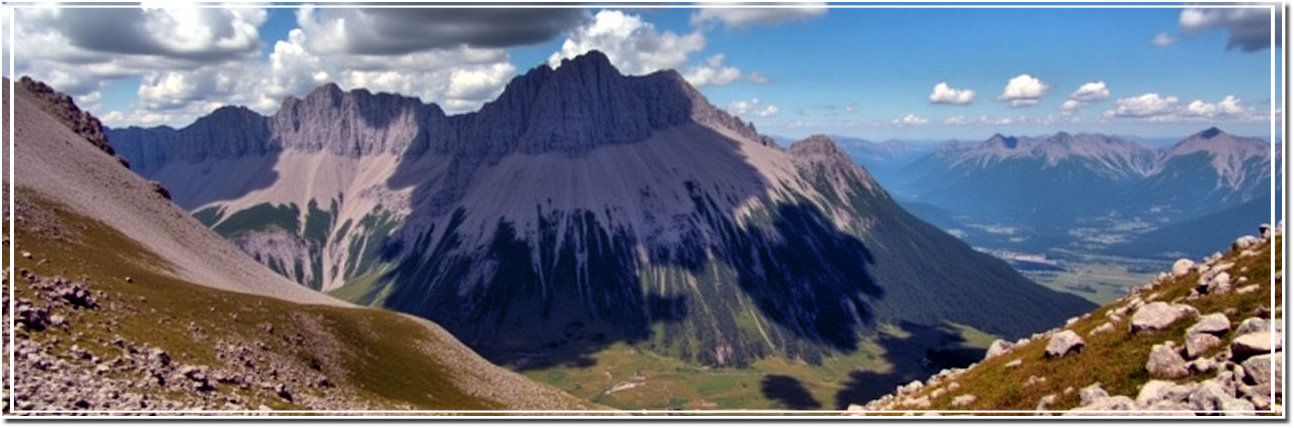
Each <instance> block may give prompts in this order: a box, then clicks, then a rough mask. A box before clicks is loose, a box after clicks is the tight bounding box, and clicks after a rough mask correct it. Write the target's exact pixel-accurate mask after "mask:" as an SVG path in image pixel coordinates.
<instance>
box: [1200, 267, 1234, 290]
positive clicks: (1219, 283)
mask: <svg viewBox="0 0 1294 428" xmlns="http://www.w3.org/2000/svg"><path fill="white" fill-rule="evenodd" d="M1205 291H1206V292H1207V293H1208V294H1223V293H1226V292H1229V291H1231V274H1229V273H1226V272H1219V273H1218V274H1217V275H1214V276H1213V278H1212V279H1209V283H1208V286H1207V288H1206V289H1205Z"/></svg>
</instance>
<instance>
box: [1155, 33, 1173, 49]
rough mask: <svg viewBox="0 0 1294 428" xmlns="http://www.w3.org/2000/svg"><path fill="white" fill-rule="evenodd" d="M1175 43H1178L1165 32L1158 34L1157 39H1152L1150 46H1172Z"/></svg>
mask: <svg viewBox="0 0 1294 428" xmlns="http://www.w3.org/2000/svg"><path fill="white" fill-rule="evenodd" d="M1173 43H1177V39H1175V38H1173V36H1170V35H1168V33H1167V32H1164V31H1160V32H1159V33H1156V34H1155V37H1154V38H1151V39H1150V44H1152V45H1155V46H1170V45H1172V44H1173Z"/></svg>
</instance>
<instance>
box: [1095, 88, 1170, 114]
mask: <svg viewBox="0 0 1294 428" xmlns="http://www.w3.org/2000/svg"><path fill="white" fill-rule="evenodd" d="M1177 101H1178V100H1177V97H1174V96H1160V95H1159V94H1158V93H1155V92H1151V93H1146V94H1142V95H1138V96H1135V97H1128V98H1120V99H1118V100H1116V101H1115V102H1114V109H1113V110H1109V111H1106V112H1105V114H1106V116H1115V117H1140V118H1145V117H1156V116H1168V115H1171V114H1173V113H1175V112H1177Z"/></svg>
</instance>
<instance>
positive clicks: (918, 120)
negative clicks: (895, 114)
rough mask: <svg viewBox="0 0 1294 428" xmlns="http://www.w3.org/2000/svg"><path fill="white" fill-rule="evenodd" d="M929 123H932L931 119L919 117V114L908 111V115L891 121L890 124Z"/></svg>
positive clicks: (912, 124)
mask: <svg viewBox="0 0 1294 428" xmlns="http://www.w3.org/2000/svg"><path fill="white" fill-rule="evenodd" d="M927 123H930V120H929V119H926V118H923V117H918V116H917V115H915V114H912V113H908V114H907V115H906V116H903V117H900V118H897V119H894V120H891V121H890V124H893V125H898V126H918V125H925V124H927Z"/></svg>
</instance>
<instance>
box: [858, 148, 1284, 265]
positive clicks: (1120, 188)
mask: <svg viewBox="0 0 1294 428" xmlns="http://www.w3.org/2000/svg"><path fill="white" fill-rule="evenodd" d="M860 141H861V140H860ZM846 147H849V146H848V145H846ZM853 147H858V148H859V149H858V150H856V151H852V152H849V153H851V155H852V157H853V158H854V160H855V161H856V162H859V163H860V164H862V165H864V166H866V167H867V168H868V170H869V171H884V173H883V174H882V173H879V172H878V173H877V174H876V175H877V177H878V181H880V182H881V183H882V184H884V185H885V186H886V188H887V189H888V190H890V191H891V192H892V193H893V194H894V195H896V196H897V197H898V198H899V200H900V202H901V203H902V204H904V205H905V206H907V207H910V208H911V209H915V210H916V211H917V212H919V213H921V215H923V216H926V217H923V218H924V219H926V220H928V221H931V222H932V223H935V224H938V225H940V227H943V228H945V229H958V230H963V229H967V225H968V224H978V225H981V226H979V227H981V228H983V227H991V226H983V225H998V226H1005V227H1009V228H1013V229H1017V230H1018V232H1016V233H1015V236H1005V235H1004V236H1001V237H999V236H996V234H994V233H980V234H971V235H969V236H967V237H966V239H969V240H970V241H971V242H972V244H975V245H984V246H1001V245H1007V246H1016V247H1018V248H1017V249H1026V250H1031V251H1038V250H1043V249H1047V248H1051V247H1052V246H1054V245H1056V243H1057V242H1059V241H1065V240H1070V241H1074V240H1088V238H1089V237H1086V236H1073V235H1072V234H1073V233H1075V230H1077V229H1083V230H1088V231H1092V232H1089V233H1092V234H1100V235H1101V236H1100V237H1091V239H1090V240H1089V241H1088V242H1087V243H1086V244H1084V245H1095V246H1097V247H1100V248H1105V247H1108V246H1110V245H1114V244H1117V243H1119V242H1124V241H1128V245H1122V246H1121V247H1120V248H1121V250H1119V251H1123V252H1126V251H1133V250H1134V249H1135V251H1134V252H1135V253H1139V255H1142V256H1153V257H1164V256H1166V255H1167V254H1170V253H1174V252H1176V253H1182V252H1185V254H1191V255H1195V256H1199V254H1195V253H1193V252H1190V251H1189V250H1188V249H1187V248H1197V249H1204V248H1214V247H1216V246H1218V245H1221V244H1223V243H1221V242H1216V240H1215V239H1209V238H1208V237H1207V236H1206V235H1208V236H1229V235H1232V234H1234V233H1232V232H1235V231H1238V230H1245V229H1246V228H1249V227H1251V226H1252V224H1253V223H1255V222H1265V221H1270V220H1269V219H1268V217H1267V216H1262V217H1254V216H1252V215H1249V216H1245V217H1243V218H1233V217H1228V216H1214V217H1212V218H1214V219H1215V220H1214V221H1213V222H1212V223H1211V224H1213V225H1214V226H1216V230H1217V231H1231V232H1228V233H1212V234H1209V233H1204V232H1202V231H1201V232H1198V233H1197V232H1192V231H1191V230H1190V229H1188V228H1184V227H1183V228H1176V229H1169V230H1177V231H1178V233H1179V235H1177V236H1181V235H1180V234H1181V233H1185V234H1186V235H1185V236H1186V237H1185V238H1181V239H1174V240H1155V241H1150V238H1149V237H1148V238H1146V240H1145V241H1146V242H1163V243H1165V244H1164V245H1158V244H1134V243H1132V242H1131V241H1138V240H1140V238H1138V236H1139V235H1140V234H1143V233H1145V232H1149V231H1151V230H1155V229H1160V228H1165V227H1167V226H1169V225H1173V224H1177V223H1182V222H1187V221H1195V220H1197V219H1199V218H1202V217H1206V216H1210V215H1211V214H1214V213H1217V212H1221V211H1227V210H1232V209H1233V208H1236V207H1238V206H1240V205H1244V204H1249V203H1250V202H1252V201H1254V200H1257V199H1261V198H1266V197H1267V195H1268V192H1269V191H1270V183H1271V181H1270V179H1271V174H1272V171H1273V169H1272V162H1271V156H1270V150H1271V147H1270V145H1269V144H1268V143H1266V142H1265V141H1263V140H1261V139H1257V138H1246V137H1239V136H1234V135H1230V134H1227V133H1226V132H1223V131H1222V130H1220V129H1217V128H1209V129H1206V130H1203V131H1200V132H1198V133H1196V134H1193V135H1191V136H1188V137H1186V138H1184V139H1181V140H1178V141H1177V142H1176V143H1175V144H1171V145H1165V146H1164V147H1158V148H1156V147H1150V146H1146V145H1144V144H1143V143H1141V142H1139V141H1138V140H1137V139H1134V138H1132V137H1121V136H1107V135H1101V134H1077V135H1071V134H1069V133H1065V132H1060V133H1057V134H1054V135H1050V136H1042V137H1016V136H1005V135H1000V134H998V135H994V136H992V137H990V138H989V139H988V140H984V141H978V142H974V141H969V142H968V141H958V140H952V141H948V142H945V143H943V144H941V145H938V146H937V147H933V148H931V147H930V146H928V145H926V146H923V145H918V144H894V145H892V146H890V147H888V148H887V147H885V146H884V145H881V144H876V143H868V142H865V141H864V142H862V143H856V144H854V145H853ZM895 149H898V150H895ZM892 153H897V154H892ZM913 158H915V159H913ZM1268 199H1269V198H1268ZM1231 212H1233V213H1239V212H1245V213H1254V212H1256V210H1255V209H1254V208H1253V207H1249V208H1248V209H1240V210H1238V211H1236V210H1233V211H1231ZM932 215H933V216H934V217H930V216H932ZM998 229H1002V228H1001V227H998ZM1101 230H1108V231H1110V232H1111V233H1108V234H1106V233H1099V231H1101ZM1021 233H1023V234H1026V235H1028V236H1027V237H1026V236H1020V234H1021ZM1148 236H1155V235H1148ZM1192 236H1194V237H1195V238H1190V237H1192ZM1196 238H1198V239H1196ZM1008 239H1009V240H1008ZM1183 239H1185V241H1183ZM1191 239H1196V241H1193V242H1194V243H1193V244H1191V245H1187V246H1186V248H1175V247H1174V246H1173V245H1168V244H1167V243H1168V242H1173V243H1184V242H1186V241H1191ZM1152 247H1153V248H1154V249H1153V250H1152Z"/></svg>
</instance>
